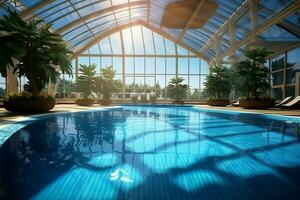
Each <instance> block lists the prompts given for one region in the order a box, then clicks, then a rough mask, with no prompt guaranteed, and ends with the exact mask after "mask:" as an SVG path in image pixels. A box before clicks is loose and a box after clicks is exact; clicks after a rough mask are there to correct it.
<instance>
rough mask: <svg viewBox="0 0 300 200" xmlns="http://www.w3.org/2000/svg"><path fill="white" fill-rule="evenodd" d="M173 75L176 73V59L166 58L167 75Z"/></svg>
mask: <svg viewBox="0 0 300 200" xmlns="http://www.w3.org/2000/svg"><path fill="white" fill-rule="evenodd" d="M175 73H176V59H175V58H167V74H175Z"/></svg>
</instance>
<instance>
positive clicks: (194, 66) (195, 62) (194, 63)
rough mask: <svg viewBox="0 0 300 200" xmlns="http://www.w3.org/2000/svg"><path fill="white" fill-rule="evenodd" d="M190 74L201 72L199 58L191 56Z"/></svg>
mask: <svg viewBox="0 0 300 200" xmlns="http://www.w3.org/2000/svg"><path fill="white" fill-rule="evenodd" d="M190 74H200V59H199V58H190Z"/></svg>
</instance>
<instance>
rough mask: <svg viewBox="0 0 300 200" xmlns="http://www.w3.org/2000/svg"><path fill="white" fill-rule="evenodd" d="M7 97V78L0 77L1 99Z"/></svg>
mask: <svg viewBox="0 0 300 200" xmlns="http://www.w3.org/2000/svg"><path fill="white" fill-rule="evenodd" d="M5 95H6V81H5V78H3V77H2V76H0V99H3V98H4V97H5Z"/></svg>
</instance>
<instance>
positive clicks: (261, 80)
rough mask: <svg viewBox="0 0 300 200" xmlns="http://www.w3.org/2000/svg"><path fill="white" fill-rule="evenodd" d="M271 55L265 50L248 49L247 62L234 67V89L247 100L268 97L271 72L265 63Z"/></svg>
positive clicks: (246, 52)
mask: <svg viewBox="0 0 300 200" xmlns="http://www.w3.org/2000/svg"><path fill="white" fill-rule="evenodd" d="M270 53H271V52H269V51H268V50H267V49H265V48H256V49H246V50H245V51H244V55H245V60H243V61H241V62H238V63H236V64H234V65H233V80H234V88H235V90H236V91H237V92H238V93H239V94H240V95H242V96H243V97H245V98H246V99H260V98H264V97H266V96H267V90H268V89H269V78H270V70H269V69H268V68H267V67H266V66H265V63H266V62H267V59H268V56H269V55H270Z"/></svg>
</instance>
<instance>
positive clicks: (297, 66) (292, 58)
mask: <svg viewBox="0 0 300 200" xmlns="http://www.w3.org/2000/svg"><path fill="white" fill-rule="evenodd" d="M299 55H300V48H296V49H293V50H291V51H289V52H287V67H289V66H291V65H293V70H294V71H300V56H299Z"/></svg>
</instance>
